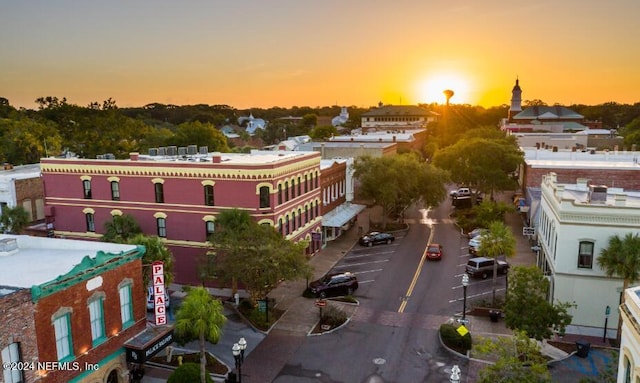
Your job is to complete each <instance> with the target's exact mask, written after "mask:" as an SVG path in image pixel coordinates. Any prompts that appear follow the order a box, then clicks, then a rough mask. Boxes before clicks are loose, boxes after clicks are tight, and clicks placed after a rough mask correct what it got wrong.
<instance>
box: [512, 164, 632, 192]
mask: <svg viewBox="0 0 640 383" xmlns="http://www.w3.org/2000/svg"><path fill="white" fill-rule="evenodd" d="M549 172H554V173H556V174H557V175H558V183H560V184H575V183H576V180H577V179H578V178H587V179H589V184H594V185H606V186H609V187H616V188H623V189H624V190H625V191H626V190H640V167H639V168H638V169H636V170H629V169H626V170H614V169H556V168H531V166H529V165H527V167H526V169H525V187H540V184H541V183H542V176H543V175H545V174H548V173H549Z"/></svg>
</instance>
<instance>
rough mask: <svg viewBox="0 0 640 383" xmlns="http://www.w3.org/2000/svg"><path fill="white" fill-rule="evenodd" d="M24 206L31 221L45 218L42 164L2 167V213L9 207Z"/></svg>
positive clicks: (0, 188) (0, 177)
mask: <svg viewBox="0 0 640 383" xmlns="http://www.w3.org/2000/svg"><path fill="white" fill-rule="evenodd" d="M16 206H22V207H24V209H25V210H26V211H27V213H28V214H29V217H30V219H29V221H30V222H32V221H36V220H41V219H44V190H43V188H42V180H41V177H40V164H29V165H21V166H11V165H5V166H4V167H2V168H0V215H2V210H3V209H5V208H7V207H10V208H12V207H16Z"/></svg>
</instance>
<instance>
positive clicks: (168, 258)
mask: <svg viewBox="0 0 640 383" xmlns="http://www.w3.org/2000/svg"><path fill="white" fill-rule="evenodd" d="M128 243H130V244H132V245H142V246H144V247H145V249H146V251H145V253H144V256H143V257H142V281H143V283H144V286H142V287H143V288H144V289H145V291H146V288H147V286H149V285H150V284H151V267H150V266H151V264H152V263H153V262H154V261H162V262H163V263H164V284H165V286H169V285H170V284H171V282H173V254H171V251H170V250H169V249H168V248H167V247H166V246H165V244H164V242H162V240H161V239H160V238H158V237H147V236H145V235H142V234H138V235H135V236H133V237H132V238H130V239H129V241H128Z"/></svg>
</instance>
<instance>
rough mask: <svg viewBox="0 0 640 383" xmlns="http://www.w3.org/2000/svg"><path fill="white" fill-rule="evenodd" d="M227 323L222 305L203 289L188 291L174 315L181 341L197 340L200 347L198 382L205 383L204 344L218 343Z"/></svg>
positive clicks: (205, 358)
mask: <svg viewBox="0 0 640 383" xmlns="http://www.w3.org/2000/svg"><path fill="white" fill-rule="evenodd" d="M226 321H227V318H226V317H225V316H224V313H223V307H222V303H221V302H220V301H219V300H218V299H215V298H213V297H212V296H211V295H209V292H208V291H207V290H206V289H205V288H204V287H196V288H192V289H190V290H189V292H188V293H187V296H186V297H185V299H184V301H183V302H182V305H181V306H180V309H178V312H177V314H176V332H177V333H178V336H180V337H181V338H182V339H193V340H195V339H197V340H198V345H199V346H200V382H201V383H206V375H207V372H206V366H207V356H206V349H205V342H210V343H213V344H216V343H218V341H219V340H220V337H221V335H222V326H224V323H225V322H226Z"/></svg>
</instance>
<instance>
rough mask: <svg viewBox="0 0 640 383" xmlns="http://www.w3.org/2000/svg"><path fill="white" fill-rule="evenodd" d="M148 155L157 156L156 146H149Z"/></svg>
mask: <svg viewBox="0 0 640 383" xmlns="http://www.w3.org/2000/svg"><path fill="white" fill-rule="evenodd" d="M149 155H150V156H157V155H158V148H149Z"/></svg>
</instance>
